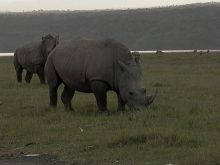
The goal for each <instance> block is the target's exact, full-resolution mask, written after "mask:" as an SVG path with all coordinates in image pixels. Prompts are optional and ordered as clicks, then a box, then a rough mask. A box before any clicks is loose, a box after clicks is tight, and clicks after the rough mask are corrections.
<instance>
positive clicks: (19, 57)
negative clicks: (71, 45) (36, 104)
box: [14, 34, 59, 84]
mask: <svg viewBox="0 0 220 165" xmlns="http://www.w3.org/2000/svg"><path fill="white" fill-rule="evenodd" d="M58 44H59V36H56V37H55V38H54V37H53V36H51V35H50V34H49V35H47V36H45V37H42V41H41V42H36V41H33V42H28V43H25V44H24V45H22V46H21V47H19V48H17V49H16V51H15V53H14V67H15V70H16V74H17V81H18V82H22V71H23V69H25V70H26V71H27V73H26V76H25V81H26V82H27V83H30V81H31V78H32V76H33V73H36V74H37V75H38V77H39V79H40V83H41V84H45V74H44V65H45V63H46V60H47V56H48V55H49V53H50V52H51V51H52V50H53V49H54V48H55V47H56V46H57V45H58Z"/></svg>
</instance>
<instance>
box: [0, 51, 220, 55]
mask: <svg viewBox="0 0 220 165" xmlns="http://www.w3.org/2000/svg"><path fill="white" fill-rule="evenodd" d="M161 51H162V52H163V53H191V52H193V50H161ZM200 51H202V52H204V53H206V52H207V50H197V52H200ZM209 51H210V52H220V50H209ZM131 52H139V53H140V54H146V53H156V50H152V51H138V50H136V51H131ZM0 56H14V53H0Z"/></svg>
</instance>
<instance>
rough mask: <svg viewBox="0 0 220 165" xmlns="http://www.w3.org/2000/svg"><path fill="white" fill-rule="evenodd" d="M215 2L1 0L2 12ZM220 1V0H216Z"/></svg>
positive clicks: (0, 7) (208, 0)
mask: <svg viewBox="0 0 220 165" xmlns="http://www.w3.org/2000/svg"><path fill="white" fill-rule="evenodd" d="M207 2H213V1H210V0H178V1H176V0H166V1H164V0H158V1H155V0H135V1H134V0H120V1H118V0H111V1H109V0H93V1H91V0H81V1H78V0H62V1H61V0H0V12H23V11H34V10H36V11H38V10H96V9H98V10H102V9H126V8H149V7H159V6H171V5H185V4H193V3H207ZM214 2H220V0H217V1H214Z"/></svg>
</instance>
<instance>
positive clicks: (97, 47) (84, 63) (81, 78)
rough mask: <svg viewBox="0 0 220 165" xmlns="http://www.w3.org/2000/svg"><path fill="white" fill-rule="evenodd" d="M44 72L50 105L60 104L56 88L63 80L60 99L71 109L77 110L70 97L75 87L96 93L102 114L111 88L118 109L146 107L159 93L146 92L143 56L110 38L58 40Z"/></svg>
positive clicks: (105, 108)
mask: <svg viewBox="0 0 220 165" xmlns="http://www.w3.org/2000/svg"><path fill="white" fill-rule="evenodd" d="M45 74H46V79H47V83H48V86H49V97H50V105H51V106H52V107H56V106H57V90H58V87H59V85H60V84H61V83H63V84H64V90H63V92H62V95H61V100H62V102H63V104H64V106H65V109H66V110H70V111H74V109H73V107H72V104H71V100H72V98H73V96H74V92H75V91H79V92H84V93H94V95H95V98H96V102H97V106H98V113H99V114H102V113H104V114H105V113H109V110H108V109H107V95H106V94H107V91H109V90H112V91H114V92H116V94H117V98H118V109H117V112H118V113H122V112H123V111H124V110H125V105H127V106H128V107H129V108H130V109H136V110H141V109H143V108H146V107H147V106H148V105H149V104H151V103H152V102H153V100H154V98H155V97H156V93H157V90H156V92H155V94H154V95H148V96H147V95H146V89H145V88H144V86H143V85H142V83H141V75H142V72H141V59H140V58H133V57H132V55H131V52H130V51H129V49H128V48H127V47H126V46H124V45H123V44H121V43H120V42H118V41H116V40H115V39H111V38H106V39H103V40H90V39H85V38H77V39H75V40H72V41H69V42H66V43H64V44H59V45H58V46H57V47H56V48H55V49H54V50H53V51H52V52H51V53H50V55H49V56H48V60H47V62H46V64H45Z"/></svg>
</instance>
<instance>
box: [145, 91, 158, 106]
mask: <svg viewBox="0 0 220 165" xmlns="http://www.w3.org/2000/svg"><path fill="white" fill-rule="evenodd" d="M156 95H157V89H156V91H155V92H154V95H149V96H147V98H146V100H147V104H148V105H150V104H151V103H152V102H153V101H154V99H155V97H156Z"/></svg>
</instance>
